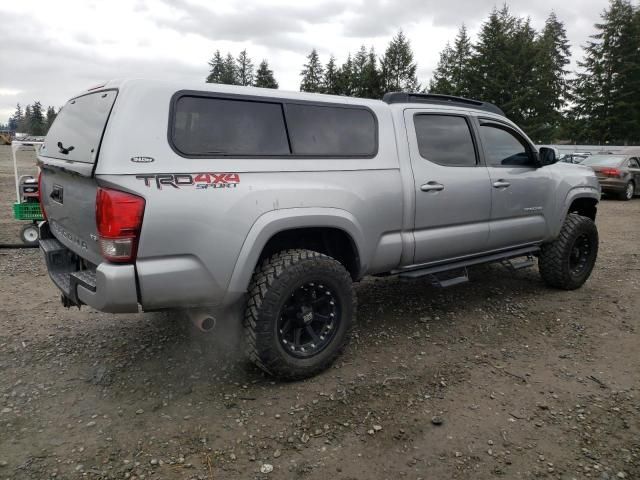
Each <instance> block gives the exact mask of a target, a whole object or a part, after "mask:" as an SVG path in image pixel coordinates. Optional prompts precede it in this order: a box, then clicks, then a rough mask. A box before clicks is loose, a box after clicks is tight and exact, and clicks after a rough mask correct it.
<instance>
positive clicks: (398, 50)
mask: <svg viewBox="0 0 640 480" xmlns="http://www.w3.org/2000/svg"><path fill="white" fill-rule="evenodd" d="M380 63H381V78H382V86H383V89H384V90H386V91H387V92H392V91H396V92H400V91H402V92H417V91H419V90H420V84H419V83H418V79H417V78H416V70H417V66H416V64H415V63H414V61H413V51H412V50H411V44H410V43H409V40H407V38H406V37H405V35H404V33H403V32H402V30H400V31H399V32H398V33H397V35H396V36H395V37H393V39H392V40H391V42H390V43H389V46H388V47H387V50H386V51H385V54H384V57H383V58H382V59H381V61H380Z"/></svg>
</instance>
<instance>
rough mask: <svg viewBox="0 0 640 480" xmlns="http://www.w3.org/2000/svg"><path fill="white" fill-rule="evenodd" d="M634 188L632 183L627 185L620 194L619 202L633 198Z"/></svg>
mask: <svg viewBox="0 0 640 480" xmlns="http://www.w3.org/2000/svg"><path fill="white" fill-rule="evenodd" d="M635 190H636V186H635V185H634V183H633V182H629V183H627V186H626V187H625V188H624V191H623V192H622V193H620V200H631V199H632V198H633V194H634V193H635Z"/></svg>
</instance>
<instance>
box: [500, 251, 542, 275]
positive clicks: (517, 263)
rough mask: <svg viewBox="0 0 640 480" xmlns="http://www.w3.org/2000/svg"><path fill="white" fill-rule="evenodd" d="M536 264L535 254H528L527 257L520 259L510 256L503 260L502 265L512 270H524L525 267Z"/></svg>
mask: <svg viewBox="0 0 640 480" xmlns="http://www.w3.org/2000/svg"><path fill="white" fill-rule="evenodd" d="M534 264H535V262H534V261H533V255H527V256H526V257H525V258H518V259H515V258H509V259H505V260H503V261H502V265H504V267H505V268H506V269H507V270H511V271H512V272H515V271H518V270H522V269H523V268H529V267H533V265H534Z"/></svg>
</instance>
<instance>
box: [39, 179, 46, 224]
mask: <svg viewBox="0 0 640 480" xmlns="http://www.w3.org/2000/svg"><path fill="white" fill-rule="evenodd" d="M38 203H40V210H41V211H42V216H43V217H44V219H45V220H47V212H45V211H44V205H43V204H42V170H40V172H38Z"/></svg>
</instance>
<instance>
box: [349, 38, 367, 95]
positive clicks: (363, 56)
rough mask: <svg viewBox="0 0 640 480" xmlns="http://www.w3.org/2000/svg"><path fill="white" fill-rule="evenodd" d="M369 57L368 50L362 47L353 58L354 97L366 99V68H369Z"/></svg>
mask: <svg viewBox="0 0 640 480" xmlns="http://www.w3.org/2000/svg"><path fill="white" fill-rule="evenodd" d="M368 60H369V57H368V55H367V49H366V48H365V47H364V45H362V46H361V47H360V50H358V52H357V53H356V54H355V55H354V57H353V68H352V78H353V93H352V95H353V96H354V97H366V96H367V95H366V90H367V85H366V80H365V78H364V75H365V68H366V66H367V63H368Z"/></svg>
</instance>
